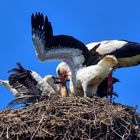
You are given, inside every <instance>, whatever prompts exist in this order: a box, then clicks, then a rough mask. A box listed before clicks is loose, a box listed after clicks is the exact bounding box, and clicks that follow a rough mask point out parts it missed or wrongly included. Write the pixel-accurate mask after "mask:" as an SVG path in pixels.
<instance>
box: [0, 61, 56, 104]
mask: <svg viewBox="0 0 140 140" xmlns="http://www.w3.org/2000/svg"><path fill="white" fill-rule="evenodd" d="M17 66H18V68H15V69H12V70H10V72H15V73H14V74H11V75H10V76H9V80H0V83H1V84H2V85H4V86H5V87H6V88H7V89H9V90H10V91H11V92H12V94H13V95H14V96H15V97H16V99H15V100H13V101H12V102H11V103H10V105H13V104H19V103H26V102H27V101H30V102H34V101H35V99H40V98H44V97H47V96H50V95H51V94H57V93H56V88H55V85H56V84H55V77H53V76H51V75H47V76H45V77H44V78H42V77H41V76H40V75H39V74H38V73H36V72H35V71H31V70H26V69H24V68H23V67H22V66H21V64H20V63H17Z"/></svg>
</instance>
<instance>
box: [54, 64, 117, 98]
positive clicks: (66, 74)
mask: <svg viewBox="0 0 140 140" xmlns="http://www.w3.org/2000/svg"><path fill="white" fill-rule="evenodd" d="M56 73H57V75H58V77H59V79H61V80H64V79H66V80H70V76H71V71H70V68H69V67H68V65H67V64H66V63H65V62H61V63H60V64H59V65H58V66H57V68H56ZM85 74H86V73H85ZM77 79H80V78H79V77H78V78H77ZM86 80H87V79H86ZM82 82H83V81H82ZM88 82H91V81H88ZM117 82H119V80H118V79H117V78H114V77H113V84H115V83H117ZM78 84H79V85H78V88H81V89H79V91H81V92H80V93H79V94H78V95H77V96H83V95H84V93H83V89H82V86H81V83H78ZM92 86H93V88H95V85H92V84H91V87H92ZM70 89H71V87H70ZM89 92H90V93H91V96H92V90H91V91H89ZM93 94H95V95H97V96H98V97H100V98H103V97H107V96H108V78H105V79H104V80H103V81H102V82H101V83H100V84H99V85H98V86H97V91H96V93H93ZM113 95H114V96H118V95H117V94H116V93H115V92H113Z"/></svg>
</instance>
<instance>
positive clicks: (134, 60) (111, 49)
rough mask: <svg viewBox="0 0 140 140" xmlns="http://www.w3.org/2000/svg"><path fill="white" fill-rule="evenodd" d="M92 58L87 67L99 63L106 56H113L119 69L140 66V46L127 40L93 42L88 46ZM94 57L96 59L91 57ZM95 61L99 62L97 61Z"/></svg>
mask: <svg viewBox="0 0 140 140" xmlns="http://www.w3.org/2000/svg"><path fill="white" fill-rule="evenodd" d="M86 46H87V48H88V50H89V52H90V57H89V60H87V65H91V64H92V63H94V62H95V63H97V62H98V61H99V60H100V59H102V57H104V56H105V55H113V56H115V57H116V58H117V60H118V64H117V65H116V68H119V67H130V66H135V65H138V64H140V44H139V43H136V42H130V41H126V40H108V41H101V42H93V43H89V44H87V45H86ZM92 55H94V58H92V57H91V56H92ZM95 59H96V60H97V61H95Z"/></svg>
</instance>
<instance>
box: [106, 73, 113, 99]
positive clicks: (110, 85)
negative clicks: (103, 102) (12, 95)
mask: <svg viewBox="0 0 140 140" xmlns="http://www.w3.org/2000/svg"><path fill="white" fill-rule="evenodd" d="M112 93H113V85H112V71H111V72H110V73H109V75H108V93H107V98H108V96H109V95H110V101H112Z"/></svg>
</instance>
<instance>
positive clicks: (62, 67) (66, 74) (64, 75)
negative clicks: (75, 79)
mask: <svg viewBox="0 0 140 140" xmlns="http://www.w3.org/2000/svg"><path fill="white" fill-rule="evenodd" d="M56 73H57V75H58V77H59V79H60V80H61V81H62V82H66V81H67V80H70V76H71V71H70V68H69V66H68V65H67V64H66V63H65V62H62V63H60V64H59V65H58V66H57V68H56Z"/></svg>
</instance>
